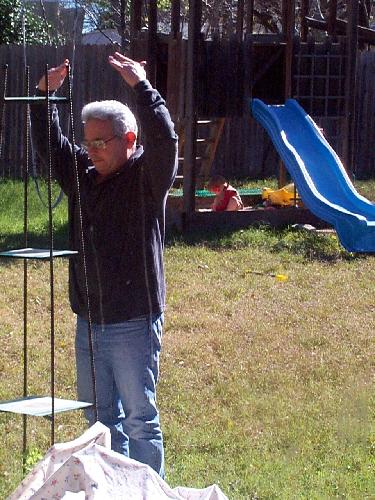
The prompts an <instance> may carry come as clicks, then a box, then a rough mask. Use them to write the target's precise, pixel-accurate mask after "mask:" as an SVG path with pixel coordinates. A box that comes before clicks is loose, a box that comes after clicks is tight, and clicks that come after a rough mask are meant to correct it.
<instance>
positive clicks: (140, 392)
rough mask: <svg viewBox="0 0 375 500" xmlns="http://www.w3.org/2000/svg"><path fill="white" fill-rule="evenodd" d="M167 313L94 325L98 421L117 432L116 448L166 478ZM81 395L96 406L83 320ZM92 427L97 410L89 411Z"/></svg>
mask: <svg viewBox="0 0 375 500" xmlns="http://www.w3.org/2000/svg"><path fill="white" fill-rule="evenodd" d="M163 321H164V317H163V314H160V315H157V316H153V317H152V320H150V319H149V318H147V317H142V318H136V319H132V320H130V321H125V322H123V323H117V324H109V325H98V324H94V325H92V337H93V349H94V366H95V380H96V397H97V412H98V420H99V421H100V422H102V423H103V424H104V425H106V426H107V427H109V429H110V431H111V441H112V449H113V450H114V451H117V452H119V453H121V454H123V455H125V456H127V457H130V458H133V459H135V460H138V461H139V462H142V463H145V464H148V465H150V466H151V467H152V468H153V469H154V470H156V472H158V474H160V475H161V476H162V477H164V449H163V436H162V432H161V429H160V421H159V412H158V410H157V407H156V384H157V381H158V376H159V356H160V349H161V339H162V328H163ZM76 363H77V392H78V399H79V400H80V401H87V402H92V403H93V402H94V397H93V384H92V370H91V361H90V351H89V341H88V323H87V321H86V320H84V319H82V318H81V317H79V316H78V317H77V331H76ZM85 415H86V418H87V420H88V422H89V425H92V424H94V423H95V411H94V409H93V408H88V409H86V410H85Z"/></svg>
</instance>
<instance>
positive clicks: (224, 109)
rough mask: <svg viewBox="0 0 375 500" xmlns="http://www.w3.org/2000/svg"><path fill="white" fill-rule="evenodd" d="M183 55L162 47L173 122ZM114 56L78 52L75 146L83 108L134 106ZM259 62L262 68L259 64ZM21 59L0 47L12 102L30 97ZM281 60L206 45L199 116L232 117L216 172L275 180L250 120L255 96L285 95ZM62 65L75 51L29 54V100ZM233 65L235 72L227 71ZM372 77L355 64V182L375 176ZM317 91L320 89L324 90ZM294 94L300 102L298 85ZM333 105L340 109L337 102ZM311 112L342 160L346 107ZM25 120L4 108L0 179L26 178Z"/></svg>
mask: <svg viewBox="0 0 375 500" xmlns="http://www.w3.org/2000/svg"><path fill="white" fill-rule="evenodd" d="M316 45H317V44H316ZM185 50H186V41H184V40H178V41H171V40H169V41H168V44H167V49H166V46H165V42H164V47H163V50H162V51H161V56H160V60H159V61H158V71H157V75H156V78H157V85H158V88H159V89H160V90H161V92H162V94H163V95H164V96H165V97H166V98H167V102H168V105H169V107H170V108H171V110H172V113H173V114H174V116H175V117H176V116H183V114H184V95H185V89H184V85H185V74H184V68H185V63H184V54H185ZM298 50H300V49H298ZM112 51H113V49H112V47H110V46H87V45H83V46H79V47H77V49H76V51H75V58H74V67H73V95H74V118H75V124H76V139H77V142H79V141H80V140H81V139H82V134H83V130H82V125H81V120H80V110H81V108H82V106H83V105H84V104H86V103H87V102H90V101H93V100H100V99H118V100H121V101H127V102H129V103H130V104H131V99H132V95H131V93H130V94H129V92H128V91H127V89H126V86H125V85H123V82H122V80H121V78H119V76H118V74H117V73H116V72H115V71H113V70H112V69H111V68H110V67H109V65H108V63H107V56H108V55H109V54H110V53H112ZM142 51H143V52H144V51H145V49H144V45H142V43H141V42H139V44H138V47H137V50H136V54H141V53H142ZM319 51H320V49H319V50H318V49H314V50H313V51H312V52H311V51H310V55H311V53H315V52H316V54H319ZM262 54H263V59H262V64H261V63H260V62H259V61H260V60H261V56H262ZM297 54H298V53H297ZM24 55H25V54H24V51H23V48H22V47H21V46H0V86H2V85H3V83H2V82H3V81H4V69H3V67H4V64H8V75H9V76H8V85H7V95H12V96H22V95H24V93H25V91H24V81H23V80H24V78H23V75H24V67H25V57H24ZM283 57H284V56H283V49H282V47H281V48H280V46H277V45H275V44H272V43H271V44H269V45H268V47H266V48H264V47H263V48H262V47H261V45H257V44H254V43H253V44H249V42H248V41H247V42H245V43H244V44H242V45H241V44H240V43H239V42H237V41H234V40H232V41H229V42H228V41H225V42H224V41H213V42H210V43H206V44H202V47H201V58H200V59H198V64H200V67H201V69H200V75H201V78H200V88H199V89H197V92H198V93H199V95H200V96H201V98H200V113H201V114H202V115H203V114H204V115H206V116H207V115H210V114H213V113H216V114H219V115H222V114H226V116H227V117H228V118H227V120H226V125H225V129H224V134H223V136H222V139H221V141H220V144H219V147H218V150H217V155H216V159H215V162H214V165H213V172H216V173H222V174H224V175H226V176H228V177H237V178H243V177H250V178H263V177H266V176H270V175H274V174H276V173H277V168H278V157H277V154H276V152H275V151H274V149H273V146H272V144H271V142H270V140H269V138H268V137H267V134H266V133H265V132H264V130H263V129H262V128H261V127H260V126H259V125H258V124H257V123H255V121H254V120H253V119H252V118H251V116H250V112H249V96H250V95H251V93H254V91H255V94H256V95H258V94H259V93H260V94H261V93H262V92H263V93H264V96H262V95H259V96H260V97H264V98H266V97H267V95H270V96H271V97H270V100H269V101H268V102H278V99H280V92H282V88H280V85H281V84H282V75H281V69H282V65H283ZM65 58H69V59H72V48H71V47H70V46H66V47H56V48H54V47H36V46H29V47H27V48H26V63H27V65H28V66H29V67H30V86H31V93H33V89H34V87H35V85H36V83H37V80H38V78H39V76H40V75H41V74H43V72H44V71H45V65H46V64H47V63H48V64H49V65H50V66H54V65H56V64H59V63H60V62H61V61H63V60H64V59H65ZM312 60H313V58H311V61H312ZM230 61H232V65H231V66H230V67H227V65H228V64H229V63H230ZM267 61H268V63H267ZM300 62H301V61H300ZM167 68H168V71H167ZM295 68H297V66H295ZM221 69H222V72H221ZM298 71H299V72H300V70H298V68H297V69H295V73H296V74H298ZM374 74H375V53H374V52H363V53H362V54H360V56H359V58H358V95H357V102H358V106H357V111H358V113H357V115H358V116H357V119H358V120H357V134H356V145H355V146H356V147H355V158H356V164H355V165H353V170H354V172H355V174H356V175H357V177H358V178H360V177H374V176H375V150H374V147H373V144H374V143H375V125H374V110H375V108H374V106H375V79H374V78H373V75H374ZM320 76H324V75H320ZM336 76H337V75H336ZM342 76H344V74H343V75H342ZM273 82H276V83H273ZM272 85H273V87H272ZM311 88H313V87H311ZM314 88H316V89H318V88H319V85H317V86H316V87H314ZM327 88H328V87H327ZM269 89H271V90H269ZM294 89H295V93H296V97H298V92H297V90H296V89H297V86H296V85H295V87H294ZM66 90H67V89H66V87H63V88H62V89H61V91H60V95H66ZM271 91H272V92H273V94H272V95H271V94H270V92H271ZM272 92H271V93H272ZM312 92H313V95H312V97H314V95H315V96H316V94H314V92H317V90H316V91H315V90H313V91H312ZM328 97H329V96H328ZM336 97H340V96H338V95H337V96H336ZM205 98H206V99H205ZM336 102H339V101H338V100H336ZM60 109H61V122H62V124H63V127H64V129H65V130H68V128H69V126H68V125H69V121H68V114H67V109H66V105H61V106H60ZM309 111H310V112H311V114H312V116H313V117H314V118H315V119H316V120H317V121H318V122H319V123H320V124H321V125H322V126H323V128H325V130H326V134H327V138H328V139H329V140H330V141H331V144H332V146H333V147H334V149H335V150H336V151H337V152H338V153H339V154H340V152H341V147H342V145H341V143H340V141H341V137H342V134H341V127H342V107H341V110H340V112H337V113H336V114H335V116H334V117H332V116H331V117H330V116H327V115H324V113H323V114H322V113H320V112H319V113H318V114H315V113H316V110H314V109H312V110H309ZM24 112H25V109H24V105H20V104H14V103H7V104H6V106H5V109H4V113H3V124H2V127H1V130H2V132H1V134H0V145H1V148H0V178H1V177H12V178H19V177H21V171H22V162H23V142H24V123H25V120H24ZM332 118H334V119H332ZM36 168H37V172H42V168H41V166H40V165H36Z"/></svg>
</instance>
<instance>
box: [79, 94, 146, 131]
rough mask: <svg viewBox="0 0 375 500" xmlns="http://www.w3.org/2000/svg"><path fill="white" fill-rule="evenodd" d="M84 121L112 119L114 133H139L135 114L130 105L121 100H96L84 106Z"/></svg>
mask: <svg viewBox="0 0 375 500" xmlns="http://www.w3.org/2000/svg"><path fill="white" fill-rule="evenodd" d="M81 116H82V122H83V123H86V122H88V121H89V120H93V119H94V120H110V121H111V122H112V127H113V133H114V134H115V135H118V136H119V137H121V136H122V135H123V134H126V132H134V133H135V135H136V136H137V135H138V126H137V121H136V119H135V116H134V115H133V113H132V112H131V111H130V109H129V108H128V106H126V105H125V104H123V103H122V102H119V101H95V102H90V103H89V104H86V106H84V107H83V108H82V115H81Z"/></svg>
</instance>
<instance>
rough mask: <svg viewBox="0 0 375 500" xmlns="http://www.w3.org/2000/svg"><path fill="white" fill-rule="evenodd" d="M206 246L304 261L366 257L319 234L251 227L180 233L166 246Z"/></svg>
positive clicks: (172, 233) (170, 236)
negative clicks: (283, 256)
mask: <svg viewBox="0 0 375 500" xmlns="http://www.w3.org/2000/svg"><path fill="white" fill-rule="evenodd" d="M176 245H186V246H205V247H207V248H210V249H212V250H236V249H243V248H249V250H251V249H252V248H257V249H260V250H262V249H264V250H267V251H268V252H272V253H289V254H292V255H296V256H300V257H302V258H304V259H306V260H310V261H311V260H317V261H335V260H353V259H358V258H363V257H365V255H364V254H354V253H351V252H348V251H346V250H345V249H344V248H343V247H342V246H341V244H340V242H339V241H338V239H337V236H336V235H335V234H320V233H317V232H315V231H306V230H300V229H299V230H297V229H294V228H291V227H286V228H283V229H277V228H273V227H271V226H268V225H261V226H258V227H256V226H252V227H249V228H247V229H240V230H230V229H227V228H225V229H221V230H215V231H212V230H209V229H208V230H206V231H203V230H201V229H200V230H194V231H190V232H186V233H179V232H177V231H175V230H171V231H168V232H167V237H166V246H176Z"/></svg>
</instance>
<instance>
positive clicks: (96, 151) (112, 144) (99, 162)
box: [84, 118, 131, 177]
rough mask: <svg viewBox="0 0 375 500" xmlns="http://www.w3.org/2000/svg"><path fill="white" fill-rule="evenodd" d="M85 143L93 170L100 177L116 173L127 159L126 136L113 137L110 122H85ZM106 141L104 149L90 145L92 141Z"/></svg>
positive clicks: (128, 154)
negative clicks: (86, 143)
mask: <svg viewBox="0 0 375 500" xmlns="http://www.w3.org/2000/svg"><path fill="white" fill-rule="evenodd" d="M84 133H85V141H86V142H88V143H89V145H88V146H87V152H88V154H89V157H90V158H91V161H92V163H93V164H94V166H95V169H96V170H97V172H98V173H99V174H100V175H101V176H102V177H107V176H108V175H110V174H112V173H114V172H116V171H117V170H119V168H120V167H121V166H122V165H123V164H124V163H125V162H126V160H127V159H128V158H129V156H130V154H131V152H130V150H129V149H128V140H127V135H126V134H124V135H123V136H122V137H119V136H115V135H114V133H113V128H112V123H111V122H110V120H97V119H95V118H93V119H91V120H87V122H86V123H85V125H84ZM98 140H101V141H107V142H105V145H104V148H98V147H95V146H93V145H92V144H90V142H92V141H98Z"/></svg>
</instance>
